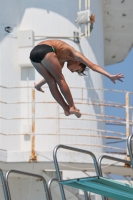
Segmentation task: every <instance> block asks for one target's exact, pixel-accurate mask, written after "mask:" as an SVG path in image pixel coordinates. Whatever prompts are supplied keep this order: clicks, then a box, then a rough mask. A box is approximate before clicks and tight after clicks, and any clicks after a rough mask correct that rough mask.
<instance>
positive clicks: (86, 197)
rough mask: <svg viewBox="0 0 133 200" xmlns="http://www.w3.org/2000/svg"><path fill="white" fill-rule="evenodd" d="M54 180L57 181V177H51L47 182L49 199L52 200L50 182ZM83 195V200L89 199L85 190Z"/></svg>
mask: <svg viewBox="0 0 133 200" xmlns="http://www.w3.org/2000/svg"><path fill="white" fill-rule="evenodd" d="M54 181H56V182H57V183H58V179H57V178H53V179H51V180H50V181H49V182H48V190H49V195H50V200H52V195H51V184H52V182H54ZM84 197H85V200H89V196H88V193H87V192H84Z"/></svg>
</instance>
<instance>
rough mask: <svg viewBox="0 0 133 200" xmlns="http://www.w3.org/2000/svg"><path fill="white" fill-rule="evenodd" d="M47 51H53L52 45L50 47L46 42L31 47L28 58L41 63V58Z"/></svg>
mask: <svg viewBox="0 0 133 200" xmlns="http://www.w3.org/2000/svg"><path fill="white" fill-rule="evenodd" d="M49 52H55V51H54V47H51V46H49V45H47V44H41V45H37V46H35V47H34V48H33V49H32V51H31V53H30V60H31V61H33V62H36V63H41V61H42V60H43V58H44V57H45V56H46V54H47V53H49Z"/></svg>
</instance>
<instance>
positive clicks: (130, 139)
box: [127, 134, 133, 169]
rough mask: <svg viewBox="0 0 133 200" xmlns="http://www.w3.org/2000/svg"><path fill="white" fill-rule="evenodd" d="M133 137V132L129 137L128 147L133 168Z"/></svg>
mask: <svg viewBox="0 0 133 200" xmlns="http://www.w3.org/2000/svg"><path fill="white" fill-rule="evenodd" d="M132 137H133V134H131V135H130V136H129V137H128V139H127V147H128V152H129V155H130V160H131V166H132V169H133V153H132Z"/></svg>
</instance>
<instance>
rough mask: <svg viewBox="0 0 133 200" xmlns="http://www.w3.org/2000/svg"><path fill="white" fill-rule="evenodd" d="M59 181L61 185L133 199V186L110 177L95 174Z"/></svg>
mask: <svg viewBox="0 0 133 200" xmlns="http://www.w3.org/2000/svg"><path fill="white" fill-rule="evenodd" d="M59 183H60V184H61V185H67V186H70V187H74V188H78V189H81V190H83V191H88V192H93V193H96V194H99V195H102V196H105V197H110V198H113V199H116V200H125V199H126V200H132V199H133V186H131V185H129V184H125V183H120V182H118V181H115V180H112V179H109V178H104V177H99V176H94V177H88V178H78V179H71V180H64V181H59Z"/></svg>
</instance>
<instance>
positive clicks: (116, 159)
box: [98, 155, 131, 200]
mask: <svg viewBox="0 0 133 200" xmlns="http://www.w3.org/2000/svg"><path fill="white" fill-rule="evenodd" d="M103 159H108V160H113V161H118V162H122V163H125V164H127V165H129V166H130V164H131V162H130V161H127V160H123V159H120V158H115V157H112V156H107V155H103V156H100V157H99V159H98V167H99V174H100V176H103V172H102V160H103ZM102 198H103V199H104V200H108V198H107V197H102Z"/></svg>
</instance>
